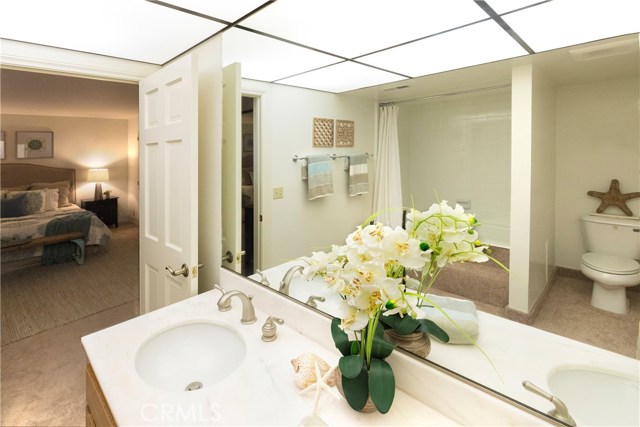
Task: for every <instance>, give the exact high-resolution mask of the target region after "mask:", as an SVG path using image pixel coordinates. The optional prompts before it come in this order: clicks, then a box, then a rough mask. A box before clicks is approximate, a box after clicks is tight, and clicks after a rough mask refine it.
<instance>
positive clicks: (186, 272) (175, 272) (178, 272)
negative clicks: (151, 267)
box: [164, 264, 189, 277]
mask: <svg viewBox="0 0 640 427" xmlns="http://www.w3.org/2000/svg"><path fill="white" fill-rule="evenodd" d="M164 269H165V270H167V271H168V272H169V273H171V275H172V276H180V275H183V276H184V277H189V266H188V265H187V264H182V267H180V269H179V270H174V269H173V268H171V267H169V266H166V267H165V268H164Z"/></svg>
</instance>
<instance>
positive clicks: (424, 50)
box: [359, 21, 527, 77]
mask: <svg viewBox="0 0 640 427" xmlns="http://www.w3.org/2000/svg"><path fill="white" fill-rule="evenodd" d="M526 53H527V52H526V51H525V50H524V49H523V48H522V46H520V45H519V44H518V43H516V41H515V40H513V38H511V37H510V36H509V35H508V34H507V33H506V32H505V31H504V30H503V29H502V28H501V27H500V26H499V25H498V24H496V23H495V22H493V21H486V22H481V23H479V24H474V25H470V26H468V27H465V28H461V29H459V30H455V31H450V32H448V33H445V34H441V35H438V36H436V37H430V38H427V39H424V40H421V41H417V42H414V43H410V44H407V45H404V46H400V47H397V48H395V49H390V50H387V51H383V52H380V53H376V54H373V55H369V56H365V57H362V58H360V59H359V61H361V62H363V63H366V64H371V65H374V66H376V67H379V68H383V69H386V70H390V71H394V72H396V73H400V74H405V75H408V76H411V77H418V76H424V75H427V74H434V73H439V72H442V71H448V70H454V69H457V68H463V67H470V66H472V65H479V64H484V63H487V62H493V61H499V60H502V59H507V58H513V57H516V56H520V55H525V54H526Z"/></svg>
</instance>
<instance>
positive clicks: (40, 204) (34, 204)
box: [7, 190, 46, 215]
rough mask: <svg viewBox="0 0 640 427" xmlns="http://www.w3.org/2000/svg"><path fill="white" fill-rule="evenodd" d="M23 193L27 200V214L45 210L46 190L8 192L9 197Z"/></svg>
mask: <svg viewBox="0 0 640 427" xmlns="http://www.w3.org/2000/svg"><path fill="white" fill-rule="evenodd" d="M23 194H24V195H25V198H26V200H27V213H26V214H25V215H33V214H39V213H42V212H44V201H45V194H46V190H33V191H9V192H8V193H7V199H13V198H15V197H18V196H21V195H23Z"/></svg>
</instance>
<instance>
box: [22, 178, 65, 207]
mask: <svg viewBox="0 0 640 427" xmlns="http://www.w3.org/2000/svg"><path fill="white" fill-rule="evenodd" d="M45 188H48V189H52V188H57V189H58V207H59V208H64V207H65V206H71V202H69V193H70V191H71V182H70V181H57V182H34V183H33V184H31V187H29V189H30V190H42V189H45Z"/></svg>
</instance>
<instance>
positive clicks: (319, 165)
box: [307, 155, 333, 200]
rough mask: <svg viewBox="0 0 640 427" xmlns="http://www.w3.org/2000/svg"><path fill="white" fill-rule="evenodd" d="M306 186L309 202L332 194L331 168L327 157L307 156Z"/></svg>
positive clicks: (330, 162)
mask: <svg viewBox="0 0 640 427" xmlns="http://www.w3.org/2000/svg"><path fill="white" fill-rule="evenodd" d="M307 185H308V187H309V190H308V196H309V200H313V199H317V198H319V197H325V196H328V195H330V194H333V166H332V161H331V159H330V158H329V157H327V156H324V155H319V156H307Z"/></svg>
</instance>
